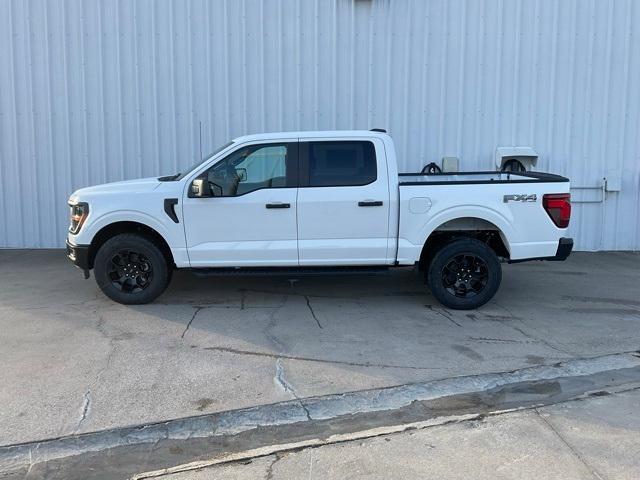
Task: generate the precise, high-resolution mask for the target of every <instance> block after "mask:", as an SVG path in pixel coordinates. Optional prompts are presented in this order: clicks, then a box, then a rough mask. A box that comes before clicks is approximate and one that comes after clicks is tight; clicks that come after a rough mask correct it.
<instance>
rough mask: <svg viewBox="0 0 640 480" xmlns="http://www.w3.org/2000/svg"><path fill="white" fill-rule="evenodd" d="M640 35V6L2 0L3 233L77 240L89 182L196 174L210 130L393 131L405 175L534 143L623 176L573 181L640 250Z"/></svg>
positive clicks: (583, 239)
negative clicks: (81, 191) (70, 200)
mask: <svg viewBox="0 0 640 480" xmlns="http://www.w3.org/2000/svg"><path fill="white" fill-rule="evenodd" d="M639 42H640V1H637V0H521V1H517V0H513V1H511V0H504V1H500V0H486V1H480V0H478V1H471V0H470V1H452V0H439V1H435V0H424V1H422V0H414V1H410V0H333V1H329V0H326V1H311V0H308V1H297V0H290V1H284V0H283V1H277V0H246V1H236V0H229V1H205V0H192V1H179V0H174V1H168V0H139V1H133V0H120V1H115V0H113V1H111V0H105V1H95V0H0V177H1V181H0V189H1V191H0V199H1V201H2V206H1V208H0V216H1V218H0V246H5V247H49V246H60V245H62V242H63V240H64V236H65V231H66V227H67V209H66V205H65V203H66V200H67V197H68V195H69V194H70V193H71V192H72V191H73V190H74V189H76V188H79V187H82V186H86V185H92V184H97V183H103V182H109V181H115V180H120V179H127V178H135V177H139V176H151V175H159V174H168V173H172V172H175V171H178V170H180V169H181V168H182V167H184V166H186V165H188V164H190V163H192V162H193V161H194V160H195V159H196V158H197V157H198V156H199V152H200V137H202V150H204V151H205V152H206V151H208V150H211V149H213V148H214V147H215V146H217V145H218V144H221V143H224V142H226V141H227V140H228V139H230V138H232V137H234V136H238V135H242V134H246V133H255V132H262V131H276V130H313V129H334V128H337V129H352V128H364V129H366V128H371V127H386V128H387V129H388V130H389V131H390V132H391V134H392V135H393V137H394V139H395V140H396V144H397V146H398V152H399V158H400V168H401V170H405V171H406V170H416V169H418V168H420V167H421V166H422V165H424V164H425V163H427V162H430V161H439V160H440V158H441V157H442V156H444V155H453V156H459V157H460V158H461V166H462V168H463V169H467V170H469V169H488V168H492V167H493V154H494V151H495V148H496V147H497V146H505V145H526V146H532V147H534V148H535V149H536V150H537V151H538V152H539V154H540V161H539V165H538V167H539V169H541V170H548V171H552V172H557V173H561V174H565V175H568V176H570V177H571V179H572V181H573V183H574V185H576V186H578V187H598V186H599V185H601V183H602V178H603V177H608V178H610V179H613V180H616V179H617V180H620V179H621V181H622V188H621V191H620V192H619V193H616V192H608V193H606V199H605V201H604V202H599V201H598V200H600V199H601V197H602V195H603V193H602V192H601V191H599V190H598V189H597V188H596V189H579V190H578V189H576V190H574V191H573V195H574V198H575V199H576V200H584V201H593V202H594V203H582V204H576V206H575V210H574V212H575V214H574V218H573V220H572V222H573V226H572V230H573V232H572V233H573V235H574V236H575V237H576V239H577V245H578V248H581V249H589V250H592V249H640V207H639V204H640V188H639V183H640V140H639V137H640V136H639V135H638V133H639V131H640V116H639V112H640V48H639V47H640V43H639ZM200 124H201V125H202V129H200ZM200 131H201V132H202V135H200Z"/></svg>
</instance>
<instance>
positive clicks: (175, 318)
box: [0, 250, 640, 445]
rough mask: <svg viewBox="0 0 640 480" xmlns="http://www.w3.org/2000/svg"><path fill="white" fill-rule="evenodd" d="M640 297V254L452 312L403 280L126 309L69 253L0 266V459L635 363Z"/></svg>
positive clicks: (308, 281) (224, 289)
mask: <svg viewBox="0 0 640 480" xmlns="http://www.w3.org/2000/svg"><path fill="white" fill-rule="evenodd" d="M639 281H640V255H636V254H627V253H610V254H607V253H602V254H581V253H578V254H575V255H573V256H572V257H570V259H569V260H568V261H567V262H564V263H544V262H537V263H531V264H520V265H505V266H504V280H503V285H502V288H501V290H500V292H499V293H498V295H497V296H496V298H495V300H494V301H492V302H491V303H490V304H488V305H487V306H485V307H483V308H482V309H480V310H478V311H473V312H455V311H449V310H446V309H444V308H442V307H441V306H439V305H438V304H437V303H436V302H435V301H434V299H433V297H431V295H430V294H429V293H428V292H427V289H426V287H425V286H424V284H423V283H422V279H421V278H420V277H419V276H417V275H416V274H415V273H414V272H413V271H411V270H398V271H394V272H392V273H390V274H388V275H381V276H373V277H317V278H303V279H301V280H299V281H295V282H289V281H287V279H282V278H210V279H199V278H194V277H193V276H192V275H190V274H188V273H180V272H178V274H177V275H175V278H174V281H173V284H172V285H171V286H170V288H169V289H168V291H167V292H166V294H164V295H163V296H162V297H161V298H160V299H159V301H158V302H157V303H154V304H151V305H143V306H136V307H128V306H123V305H119V304H115V303H113V302H111V301H110V300H108V299H106V298H105V297H104V296H103V295H102V294H101V293H100V292H99V291H98V289H97V288H96V286H95V283H94V282H93V280H91V281H85V280H83V279H82V276H81V274H80V272H79V271H78V270H76V269H75V268H72V267H71V265H69V264H68V262H67V260H66V258H65V257H64V253H63V252H62V251H59V250H53V251H11V250H4V251H0V331H1V332H2V348H1V349H0V382H2V385H3V388H2V389H1V390H0V432H1V435H0V444H2V445H7V444H13V443H18V442H25V441H32V440H37V439H43V438H49V437H56V436H60V435H66V434H71V433H74V432H75V433H78V432H87V431H94V430H98V429H104V428H112V427H117V426H122V425H130V424H139V423H144V422H153V421H161V420H165V419H171V418H177V417H182V416H189V415H194V414H199V413H203V412H204V413H206V412H215V411H223V410H228V409H231V408H241V407H247V406H252V405H259V404H265V403H273V402H278V401H283V400H288V399H292V398H295V397H296V396H297V397H309V396H315V395H326V394H331V393H339V392H344V391H353V390H361V389H365V388H377V387H385V386H389V385H399V384H405V383H410V382H415V381H425V380H430V379H434V378H446V377H452V376H457V375H468V374H479V373H486V372H493V371H505V370H512V369H515V368H522V367H525V366H528V365H534V364H544V363H553V362H557V361H559V360H562V359H568V358H575V357H588V356H594V355H602V354H606V353H614V352H621V351H631V350H635V349H638V347H639V346H640V328H638V326H639V325H640V299H639V298H638V292H637V285H638V282H639Z"/></svg>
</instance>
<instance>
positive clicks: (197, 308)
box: [180, 306, 207, 338]
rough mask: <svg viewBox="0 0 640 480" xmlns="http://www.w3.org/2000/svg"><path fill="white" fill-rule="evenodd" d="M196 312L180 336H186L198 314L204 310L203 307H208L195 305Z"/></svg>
mask: <svg viewBox="0 0 640 480" xmlns="http://www.w3.org/2000/svg"><path fill="white" fill-rule="evenodd" d="M193 308H194V312H193V315H192V316H191V320H189V323H187V326H186V327H184V331H183V332H182V335H180V338H184V336H185V335H186V333H187V330H189V328H190V327H191V324H192V323H193V321H194V320H195V319H196V316H198V314H199V313H200V311H202V310H203V309H205V308H207V307H202V306H194V307H193Z"/></svg>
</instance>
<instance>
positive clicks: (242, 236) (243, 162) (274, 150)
mask: <svg viewBox="0 0 640 480" xmlns="http://www.w3.org/2000/svg"><path fill="white" fill-rule="evenodd" d="M297 149H298V144H297V142H284V143H283V142H279V143H261V144H257V145H256V144H254V145H248V146H242V147H240V148H239V149H237V150H235V151H233V152H232V153H230V154H229V155H227V156H226V157H225V158H223V159H222V160H220V161H219V162H216V163H215V164H214V165H213V166H212V167H210V168H209V169H208V170H207V172H206V177H205V180H206V182H205V183H204V184H203V185H204V188H208V189H209V194H210V195H212V196H210V197H204V198H200V197H198V198H191V197H189V195H187V194H186V193H185V198H184V203H183V214H184V222H185V236H186V241H187V249H188V253H189V260H190V262H191V266H192V267H225V266H233V267H236V266H240V267H242V266H245V267H246V266H292V265H293V266H295V265H298V246H297V231H296V193H297V188H296V183H297V178H296V177H297V167H298V165H297V162H298V158H297V157H298V155H297V153H298V152H297Z"/></svg>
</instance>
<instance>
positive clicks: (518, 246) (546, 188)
mask: <svg viewBox="0 0 640 480" xmlns="http://www.w3.org/2000/svg"><path fill="white" fill-rule="evenodd" d="M399 190H400V195H399V197H400V228H399V235H398V237H399V240H398V242H399V246H398V262H399V263H401V264H412V263H414V262H416V261H418V259H419V258H420V253H421V251H422V247H423V246H424V244H425V242H426V240H427V238H429V235H431V234H432V233H433V232H434V231H435V230H437V229H438V228H439V227H440V226H442V224H444V223H446V222H448V221H450V220H454V219H458V218H478V219H481V220H485V221H487V222H490V223H492V224H493V225H495V226H496V227H497V229H498V230H499V231H500V235H501V236H502V239H503V241H504V243H505V245H506V246H507V249H508V250H509V253H510V258H511V259H512V260H521V259H526V258H536V257H549V256H553V255H555V253H556V249H557V247H558V240H559V239H560V238H561V237H563V236H566V230H567V229H560V228H558V227H556V226H555V224H554V223H553V222H552V220H551V219H550V218H549V215H548V214H547V212H546V211H545V210H544V208H543V206H542V197H543V195H544V194H545V193H567V192H569V182H549V183H545V182H543V181H535V182H531V183H495V184H486V183H484V184H452V185H446V184H445V185H400V187H399ZM532 194H535V195H536V200H535V201H534V202H521V201H509V202H504V196H505V195H532ZM416 198H422V199H428V202H426V201H425V200H421V202H422V204H423V205H425V204H427V205H428V204H429V203H430V207H429V208H428V210H427V211H426V212H424V211H418V212H416V209H415V208H413V210H414V211H413V212H412V208H410V205H411V204H413V205H415V204H416V201H415V200H414V201H413V203H412V202H411V200H412V199H416Z"/></svg>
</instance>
